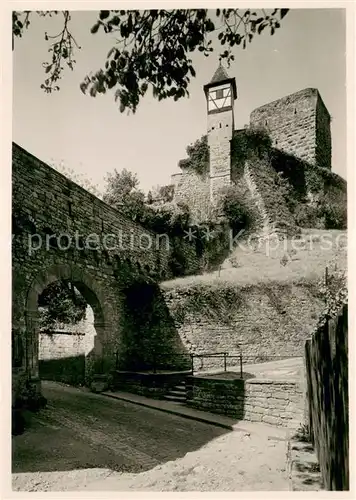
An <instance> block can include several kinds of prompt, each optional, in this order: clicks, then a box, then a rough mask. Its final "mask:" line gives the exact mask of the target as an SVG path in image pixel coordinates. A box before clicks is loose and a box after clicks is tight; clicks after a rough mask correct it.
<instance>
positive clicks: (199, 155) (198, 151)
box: [178, 135, 209, 175]
mask: <svg viewBox="0 0 356 500" xmlns="http://www.w3.org/2000/svg"><path fill="white" fill-rule="evenodd" d="M187 155H188V158H185V159H183V160H180V161H179V162H178V167H179V168H181V169H182V170H192V171H193V172H196V173H197V174H199V175H206V174H207V173H208V172H209V146H208V137H207V136H206V135H203V136H202V137H201V138H200V139H198V140H197V141H195V143H194V144H190V145H189V146H188V147H187Z"/></svg>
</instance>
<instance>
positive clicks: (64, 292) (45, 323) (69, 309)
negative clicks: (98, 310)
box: [38, 281, 87, 330]
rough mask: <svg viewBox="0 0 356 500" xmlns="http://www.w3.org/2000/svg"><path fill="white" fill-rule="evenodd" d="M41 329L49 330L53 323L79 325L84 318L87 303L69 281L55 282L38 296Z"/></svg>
mask: <svg viewBox="0 0 356 500" xmlns="http://www.w3.org/2000/svg"><path fill="white" fill-rule="evenodd" d="M38 306H39V307H40V308H41V309H40V310H41V317H40V325H41V328H43V329H46V330H51V329H52V328H53V326H54V324H55V322H60V323H65V324H76V323H79V321H81V320H82V319H84V317H85V311H86V307H87V302H86V301H85V299H84V298H83V297H82V296H81V295H80V293H79V292H78V291H77V290H76V288H75V287H74V286H73V284H72V283H71V282H69V281H55V282H54V283H52V284H51V285H49V286H48V287H47V288H46V289H45V290H44V291H43V292H42V294H41V295H40V297H39V299H38Z"/></svg>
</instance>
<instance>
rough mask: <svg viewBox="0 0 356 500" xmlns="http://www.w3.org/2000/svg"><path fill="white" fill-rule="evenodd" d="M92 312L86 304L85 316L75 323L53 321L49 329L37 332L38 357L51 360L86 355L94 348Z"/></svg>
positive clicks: (94, 332)
mask: <svg viewBox="0 0 356 500" xmlns="http://www.w3.org/2000/svg"><path fill="white" fill-rule="evenodd" d="M95 335H96V331H95V327H94V314H93V311H92V309H91V308H90V307H89V306H87V308H86V311H85V318H84V319H82V320H81V321H79V322H78V323H77V324H75V325H71V324H67V325H66V324H63V323H62V324H61V323H58V322H55V324H54V325H53V327H52V328H51V331H43V330H41V331H40V333H39V349H38V359H39V360H40V361H41V360H44V361H45V360H51V359H60V358H69V357H71V356H79V355H84V356H87V355H88V354H89V353H90V352H91V351H92V350H93V348H94V337H95Z"/></svg>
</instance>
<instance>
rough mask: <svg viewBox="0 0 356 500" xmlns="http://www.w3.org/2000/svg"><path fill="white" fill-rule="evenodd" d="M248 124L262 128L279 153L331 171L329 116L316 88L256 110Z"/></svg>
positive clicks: (302, 91)
mask: <svg viewBox="0 0 356 500" xmlns="http://www.w3.org/2000/svg"><path fill="white" fill-rule="evenodd" d="M250 123H251V126H252V127H254V128H262V129H265V130H266V131H267V132H268V133H269V135H270V137H271V139H272V142H273V146H274V147H276V148H277V149H279V150H280V151H284V152H286V153H288V154H291V155H294V156H296V157H297V158H300V159H301V160H305V161H307V162H309V163H311V164H318V165H319V166H322V167H327V168H329V169H330V168H331V132H330V115H329V113H328V111H327V109H326V107H325V105H324V103H323V102H322V99H321V97H320V95H319V92H318V90H317V89H312V88H308V89H304V90H301V91H299V92H296V93H294V94H291V95H289V96H286V97H283V98H282V99H278V100H276V101H273V102H271V103H269V104H265V105H264V106H261V107H259V108H257V109H255V110H254V111H252V113H251V116H250Z"/></svg>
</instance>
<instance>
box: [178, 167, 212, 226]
mask: <svg viewBox="0 0 356 500" xmlns="http://www.w3.org/2000/svg"><path fill="white" fill-rule="evenodd" d="M172 184H174V201H175V202H176V203H179V202H180V203H185V204H186V205H188V206H189V209H190V212H191V217H192V223H199V222H205V221H206V220H208V218H209V213H210V181H209V176H208V175H206V176H205V177H204V176H201V175H198V174H196V173H195V172H182V173H180V174H175V175H172Z"/></svg>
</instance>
